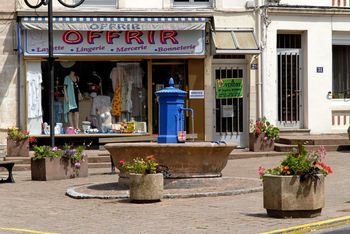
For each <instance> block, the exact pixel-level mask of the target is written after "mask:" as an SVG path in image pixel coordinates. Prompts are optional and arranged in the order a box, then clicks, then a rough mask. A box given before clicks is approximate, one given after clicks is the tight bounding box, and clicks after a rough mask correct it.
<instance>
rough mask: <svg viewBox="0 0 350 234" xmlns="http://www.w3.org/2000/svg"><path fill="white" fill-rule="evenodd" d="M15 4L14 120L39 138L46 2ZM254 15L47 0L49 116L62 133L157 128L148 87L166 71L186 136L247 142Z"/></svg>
mask: <svg viewBox="0 0 350 234" xmlns="http://www.w3.org/2000/svg"><path fill="white" fill-rule="evenodd" d="M66 2H67V1H66ZM16 11H17V21H18V31H19V35H18V40H19V42H20V43H19V45H18V50H19V55H18V57H19V62H20V66H19V67H22V69H21V70H20V71H19V72H20V81H21V82H22V84H25V85H22V86H20V87H19V94H20V95H19V96H20V100H21V102H20V103H21V104H22V105H21V106H20V108H19V110H20V112H21V113H20V114H19V115H17V120H18V122H19V125H20V126H21V127H22V128H26V129H28V130H29V131H30V133H31V134H33V135H36V136H38V137H40V136H42V135H45V133H46V135H47V134H48V131H47V129H45V125H44V128H43V123H45V122H47V123H49V111H50V106H49V105H50V104H49V102H48V99H49V77H48V67H47V62H46V57H47V53H48V49H47V48H48V46H47V40H48V38H47V37H48V24H47V9H46V7H44V6H42V7H40V8H38V9H36V10H33V9H31V8H29V7H27V6H26V4H25V2H24V1H17V6H16ZM257 18H258V17H257V15H256V9H249V8H247V7H246V1H235V2H234V3H233V2H232V1H229V0H218V1H212V0H207V1H195V0H189V1H177V0H152V1H148V2H147V5H145V4H144V3H143V2H142V1H126V0H119V1H115V0H113V1H112V0H104V1H93V0H86V1H85V2H84V3H83V4H82V5H80V6H79V7H77V8H73V9H71V8H65V7H63V6H62V5H60V4H59V3H58V2H56V1H54V30H53V38H54V39H53V40H54V46H53V47H54V55H55V57H56V62H55V65H54V68H55V76H54V82H55V88H54V89H55V90H54V91H55V92H54V95H55V102H54V112H55V113H54V115H55V123H62V125H63V129H64V130H65V131H66V132H62V131H61V130H60V131H59V132H57V135H60V136H64V134H67V133H69V134H71V133H73V132H67V127H74V129H76V128H83V126H82V125H83V124H86V122H89V123H90V124H91V128H94V130H95V129H96V132H94V131H92V129H90V131H91V132H88V133H97V131H98V133H97V134H114V135H118V136H123V134H129V135H130V134H131V135H132V134H135V136H136V135H138V134H140V133H148V134H157V131H158V124H159V123H158V103H157V99H156V97H155V95H154V92H155V91H157V90H159V89H161V88H163V87H166V86H167V82H168V80H169V78H170V77H172V78H174V80H175V86H176V87H178V88H180V89H183V90H186V91H187V92H188V95H187V97H186V107H189V108H192V109H194V121H193V123H194V124H193V125H194V126H192V121H191V115H190V114H188V115H186V126H185V129H186V130H187V132H188V133H189V134H195V135H196V137H197V140H206V141H213V140H225V141H231V142H235V143H237V144H238V145H240V146H246V145H247V144H248V132H249V119H251V118H252V117H253V119H255V118H256V107H255V105H256V104H255V103H256V100H255V99H256V95H257V93H256V80H257V77H258V74H259V72H258V67H259V66H258V59H259V53H260V50H259V44H258V35H257V32H258V30H257V25H258V24H257V23H258V20H257ZM72 72H74V74H73V75H71V74H72ZM77 77H78V78H77ZM68 78H71V80H73V81H77V80H78V81H77V82H73V84H74V85H75V83H77V85H78V87H79V88H78V89H75V94H77V92H78V91H77V90H79V91H80V92H79V93H81V95H82V96H83V98H82V99H79V100H78V97H76V98H75V101H76V103H75V105H73V107H75V108H73V107H72V108H71V109H69V108H70V107H69V106H68V107H67V106H66V105H65V102H66V99H67V97H69V96H70V95H71V96H70V97H69V98H71V99H74V97H73V98H72V94H69V90H68V89H69V84H68V83H69V81H70V80H69V79H68ZM74 85H73V86H74ZM66 88H68V89H67V90H65V89H66ZM73 90H74V89H73ZM67 108H68V109H67ZM76 108H78V111H77V110H76ZM74 109H75V111H74ZM72 110H73V111H72ZM76 112H78V113H76ZM108 119H110V121H109V120H108ZM128 123H129V124H131V123H135V125H132V126H131V127H130V126H129V127H128V125H127V124H128ZM10 124H12V123H10ZM124 124H125V125H124ZM170 124H172V123H170ZM175 124H176V122H175ZM7 125H8V124H7ZM56 126H57V125H56ZM134 126H136V128H135V127H134ZM4 127H8V126H6V125H4ZM81 130H82V129H81ZM81 136H82V137H84V135H83V134H82V135H81ZM85 136H86V135H85Z"/></svg>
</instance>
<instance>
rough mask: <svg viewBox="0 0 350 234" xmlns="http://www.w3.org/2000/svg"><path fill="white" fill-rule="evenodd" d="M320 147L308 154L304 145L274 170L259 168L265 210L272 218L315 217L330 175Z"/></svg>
mask: <svg viewBox="0 0 350 234" xmlns="http://www.w3.org/2000/svg"><path fill="white" fill-rule="evenodd" d="M325 155H326V150H325V148H324V147H323V146H321V147H320V148H319V149H318V150H317V151H312V152H309V151H307V150H306V149H305V147H304V146H303V145H301V144H300V145H299V146H298V149H294V150H293V151H291V152H290V153H288V155H287V157H286V158H285V159H284V160H283V161H282V162H281V164H280V165H279V166H277V167H275V168H271V169H267V170H266V169H265V168H264V167H259V174H260V176H261V178H262V180H263V195H264V208H265V209H266V210H267V214H268V215H269V216H272V217H279V218H281V217H283V218H287V217H293V218H297V217H303V218H306V217H315V216H318V215H320V214H321V211H322V208H323V207H324V203H325V198H324V179H325V176H327V175H328V174H330V173H332V169H331V167H330V166H327V165H326V164H325V163H324V162H323V160H324V158H325Z"/></svg>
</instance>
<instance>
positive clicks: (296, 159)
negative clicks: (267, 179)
mask: <svg viewBox="0 0 350 234" xmlns="http://www.w3.org/2000/svg"><path fill="white" fill-rule="evenodd" d="M325 156H326V150H325V148H324V146H320V148H319V149H318V150H317V151H311V152H309V151H308V150H306V148H305V146H303V145H302V144H299V145H298V148H297V149H296V148H294V149H293V150H292V151H291V152H289V153H288V154H287V157H286V158H285V159H284V160H282V162H281V164H280V165H279V166H277V167H274V168H269V169H265V168H264V167H262V166H260V167H259V169H258V173H259V175H260V177H263V176H264V175H299V176H300V180H306V179H308V178H311V179H317V178H318V176H317V175H318V174H323V175H324V176H327V175H328V174H331V173H333V170H332V168H331V167H330V166H328V165H326V163H324V162H323V160H324V159H325Z"/></svg>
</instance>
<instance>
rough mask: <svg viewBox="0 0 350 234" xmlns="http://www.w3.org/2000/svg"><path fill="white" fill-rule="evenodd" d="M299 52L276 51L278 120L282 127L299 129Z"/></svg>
mask: <svg viewBox="0 0 350 234" xmlns="http://www.w3.org/2000/svg"><path fill="white" fill-rule="evenodd" d="M299 54H300V50H299V49H295V50H292V49H288V50H278V53H277V59H278V120H279V121H280V124H281V125H283V126H289V127H300V116H301V106H302V105H301V94H302V92H301V82H300V56H299Z"/></svg>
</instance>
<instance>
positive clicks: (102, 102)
mask: <svg viewBox="0 0 350 234" xmlns="http://www.w3.org/2000/svg"><path fill="white" fill-rule="evenodd" d="M148 64H149V61H148V60H142V61H137V62H134V61H132V62H130V61H118V62H116V61H57V62H55V64H54V71H55V78H54V79H55V85H54V90H55V92H54V119H55V123H56V126H55V134H77V133H85V134H109V133H116V134H117V133H127V134H133V133H141V134H142V133H153V134H157V133H158V102H157V98H156V96H155V94H154V93H155V92H156V91H157V90H160V89H162V88H165V87H168V82H169V78H170V77H173V78H174V81H175V87H176V88H180V89H183V90H186V89H187V63H186V61H180V62H164V61H160V62H157V61H155V62H154V63H152V66H151V68H152V73H151V74H149V73H148V71H147V68H148V67H149V66H148ZM41 71H42V84H41V87H42V113H43V116H42V119H43V120H42V121H43V123H44V124H43V129H42V130H43V131H42V133H43V134H44V135H49V134H50V128H49V127H48V128H47V126H45V123H49V122H50V116H49V113H50V111H49V110H50V104H49V98H48V94H49V85H50V84H49V77H48V64H47V62H41ZM148 76H151V77H150V78H151V80H152V82H150V83H149V82H148ZM149 85H152V89H151V90H149V89H148V86H149ZM150 92H151V93H150ZM148 98H151V100H148ZM149 111H151V113H149ZM150 116H152V117H150ZM149 120H150V121H149ZM149 124H152V126H151V127H150V126H148V125H149Z"/></svg>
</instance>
